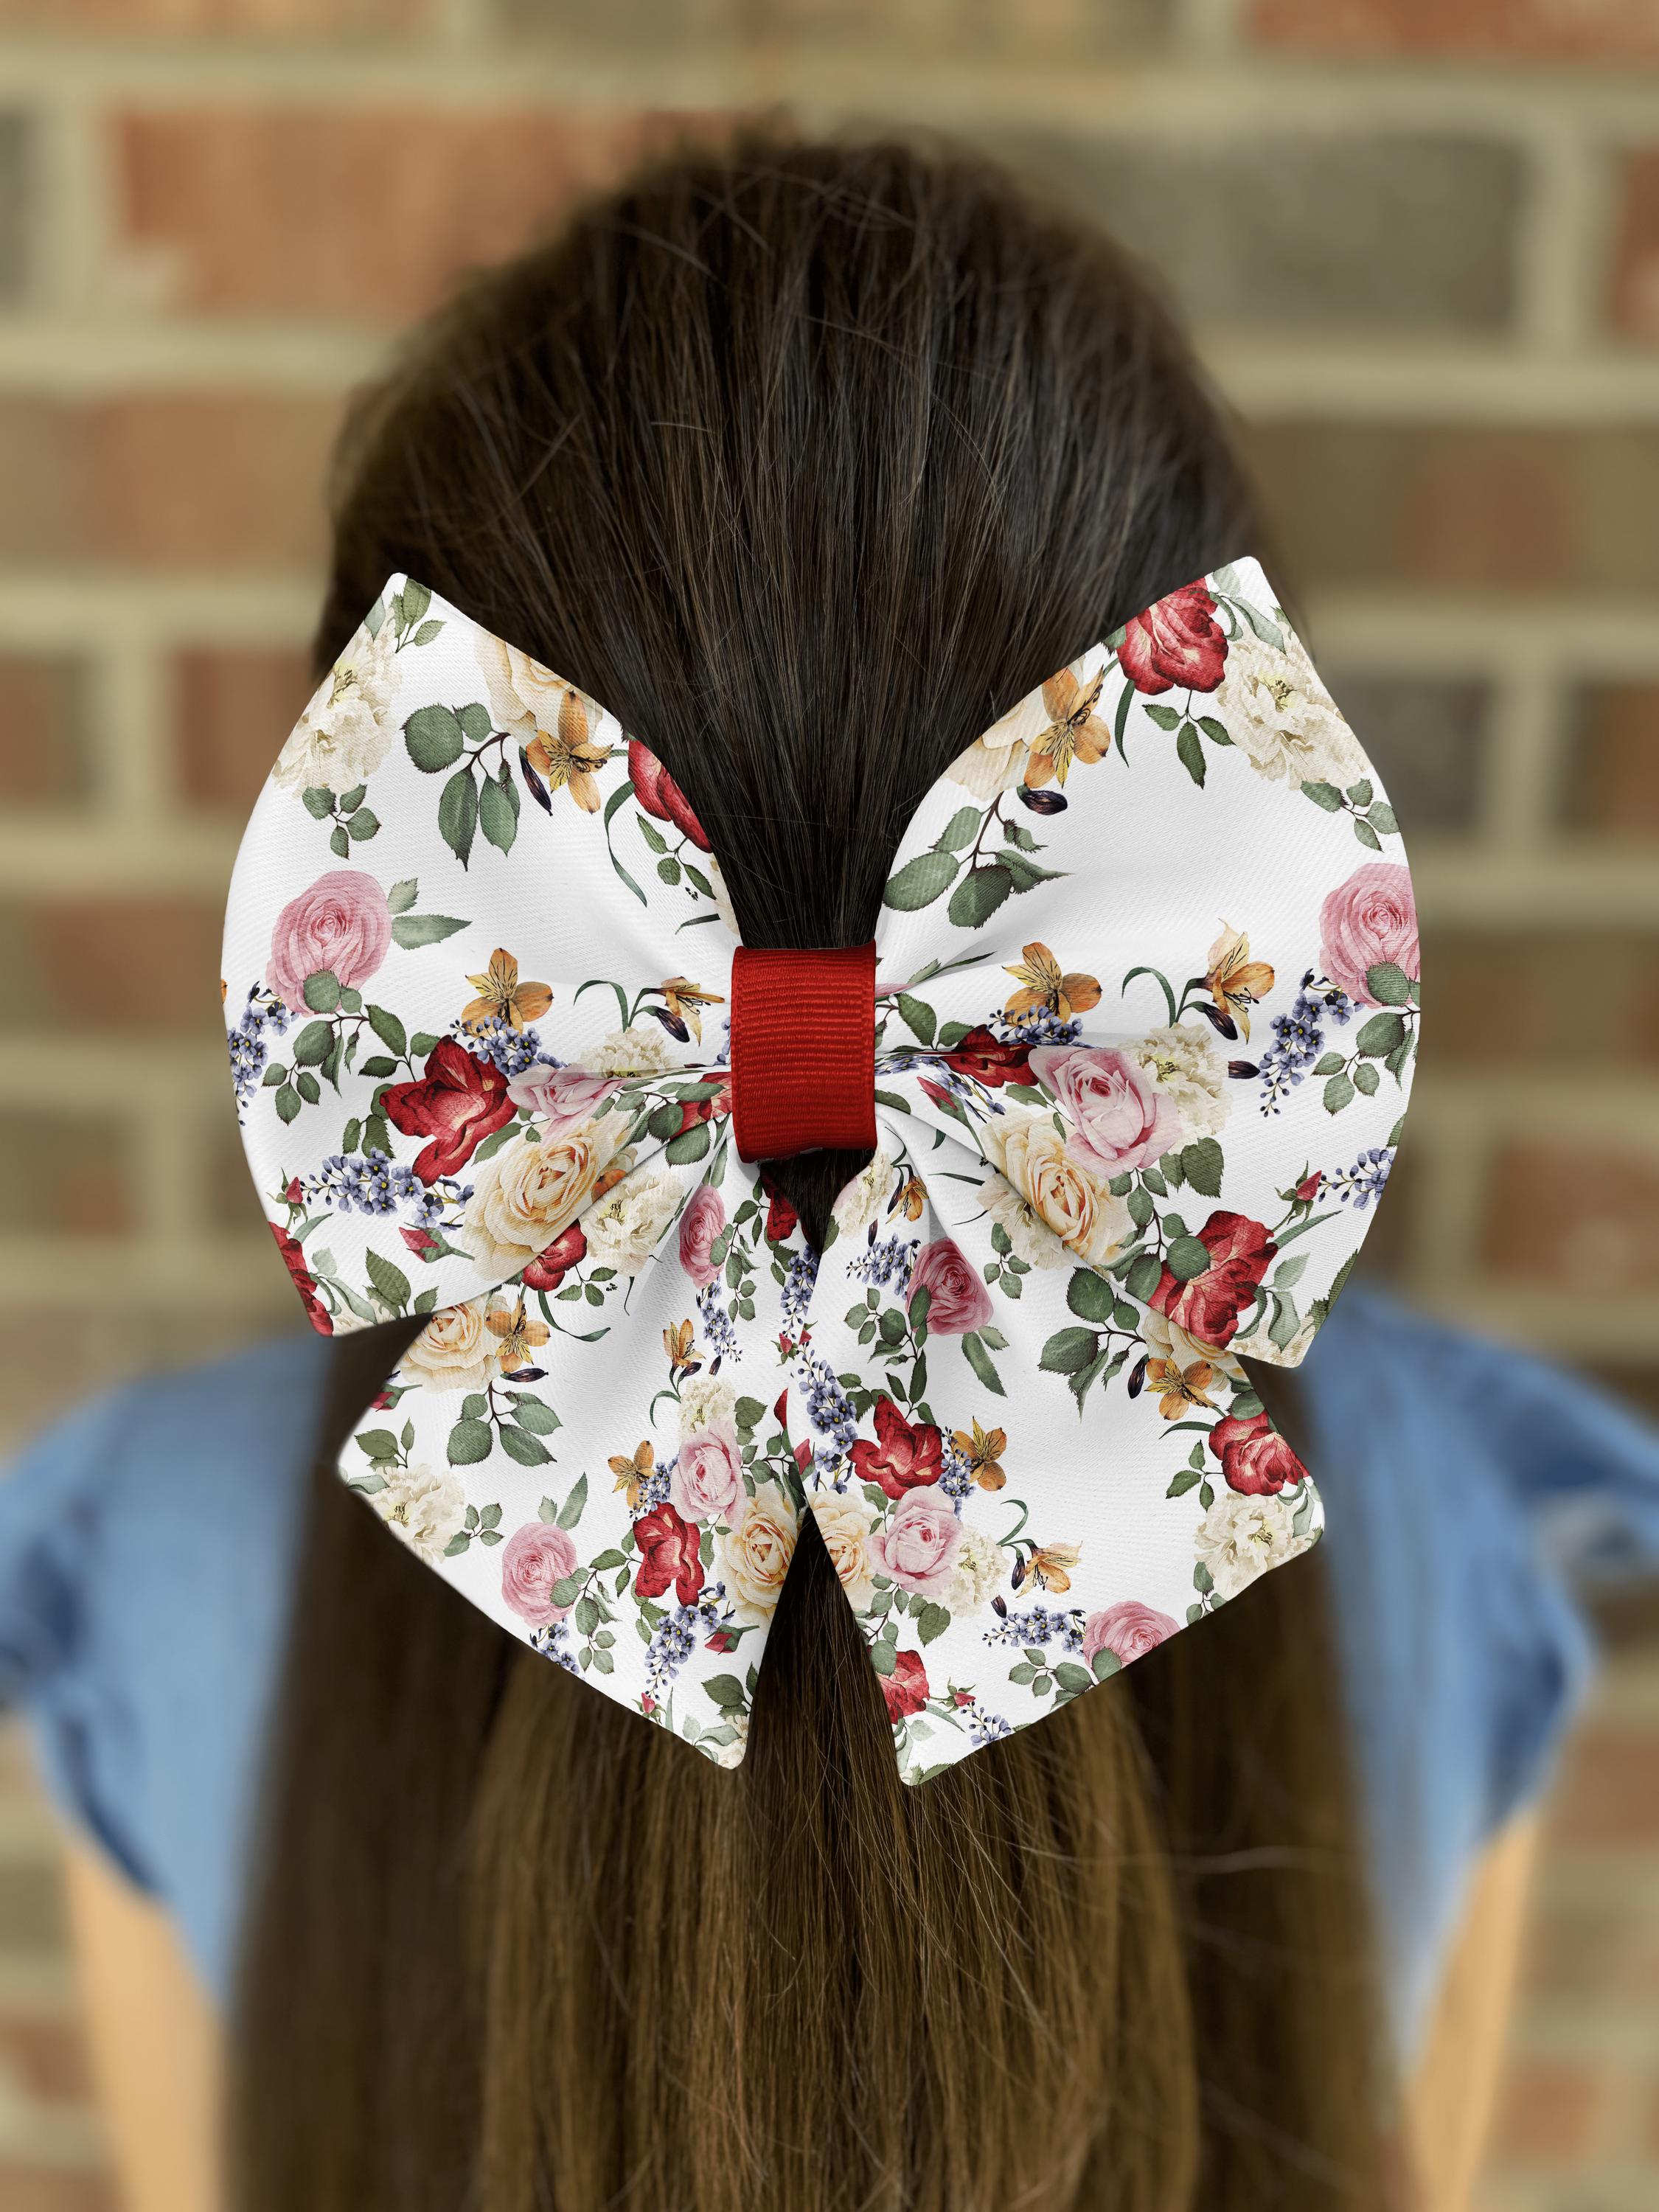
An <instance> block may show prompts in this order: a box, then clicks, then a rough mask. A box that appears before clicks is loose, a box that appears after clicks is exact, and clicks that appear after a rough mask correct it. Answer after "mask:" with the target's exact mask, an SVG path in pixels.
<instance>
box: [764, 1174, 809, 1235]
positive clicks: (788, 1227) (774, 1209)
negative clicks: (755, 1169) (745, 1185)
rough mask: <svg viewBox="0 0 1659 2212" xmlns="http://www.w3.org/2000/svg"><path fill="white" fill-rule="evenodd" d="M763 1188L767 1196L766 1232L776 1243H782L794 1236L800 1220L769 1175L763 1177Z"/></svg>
mask: <svg viewBox="0 0 1659 2212" xmlns="http://www.w3.org/2000/svg"><path fill="white" fill-rule="evenodd" d="M761 1188H763V1190H764V1191H765V1193H766V1196H767V1201H768V1203H767V1213H766V1233H767V1236H768V1237H769V1238H770V1240H771V1241H772V1243H774V1244H781V1243H783V1241H784V1239H785V1238H786V1237H793V1235H794V1233H795V1230H796V1227H797V1225H798V1224H799V1220H800V1216H799V1214H798V1213H797V1212H796V1211H795V1209H794V1207H793V1206H792V1205H791V1204H790V1202H789V1200H787V1198H786V1197H785V1196H784V1194H783V1193H782V1192H781V1190H780V1189H779V1188H778V1187H777V1185H776V1184H775V1182H772V1180H771V1178H770V1177H769V1176H762V1177H761Z"/></svg>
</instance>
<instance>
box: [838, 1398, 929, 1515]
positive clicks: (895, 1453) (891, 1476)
mask: <svg viewBox="0 0 1659 2212" xmlns="http://www.w3.org/2000/svg"><path fill="white" fill-rule="evenodd" d="M944 1449H945V1439H944V1437H942V1436H941V1435H940V1434H939V1431H938V1430H937V1429H936V1428H934V1427H933V1425H931V1423H929V1422H926V1421H918V1422H917V1423H916V1425H915V1427H914V1428H913V1427H912V1426H911V1425H910V1424H909V1422H908V1421H907V1420H906V1419H905V1418H904V1416H903V1414H902V1413H900V1411H899V1409H898V1407H896V1405H895V1404H894V1403H893V1401H892V1400H891V1399H890V1398H878V1399H877V1401H876V1441H875V1443H871V1442H870V1440H869V1438H868V1437H860V1438H859V1440H858V1442H857V1443H855V1444H854V1446H853V1451H852V1460H853V1465H854V1468H856V1469H857V1470H858V1477H859V1480H860V1482H877V1483H879V1484H880V1485H881V1487H882V1488H883V1490H884V1491H885V1492H886V1493H887V1495H888V1497H889V1498H902V1497H903V1495H904V1493H905V1492H906V1491H907V1490H916V1489H919V1488H920V1487H921V1485H922V1484H924V1483H928V1482H937V1481H938V1480H939V1476H940V1474H942V1473H943V1472H944V1465H943V1454H944Z"/></svg>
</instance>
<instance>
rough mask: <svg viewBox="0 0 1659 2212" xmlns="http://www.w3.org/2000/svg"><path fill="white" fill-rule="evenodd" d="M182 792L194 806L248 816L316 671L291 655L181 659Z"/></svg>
mask: <svg viewBox="0 0 1659 2212" xmlns="http://www.w3.org/2000/svg"><path fill="white" fill-rule="evenodd" d="M173 677H174V683H175V684H176V687H177V690H176V710H177V711H176V715H175V722H174V726H175V728H176V730H177V732H178V774H179V789H180V791H181V792H182V793H183V794H184V796H185V798H186V799H188V800H189V801H190V802H191V805H197V806H202V807H207V808H210V809H213V810H215V811H219V812H222V813H229V814H233V815H235V816H236V817H239V818H240V817H241V816H243V815H245V814H246V812H247V811H248V809H249V808H250V807H251V806H252V804H253V802H254V800H255V799H256V798H257V797H258V793H259V788H260V786H261V785H262V784H263V783H264V780H265V777H266V776H267V775H269V773H270V764H271V763H272V761H274V760H275V759H276V755H277V753H278V751H279V750H280V749H281V746H282V743H283V738H285V737H286V736H287V735H288V733H289V730H290V729H291V728H292V727H293V726H294V722H295V718H296V717H297V715H298V714H299V712H300V709H301V707H303V706H304V705H305V702H306V701H307V698H308V697H309V696H311V691H312V678H311V665H310V662H309V661H308V660H307V657H306V655H305V654H304V653H300V652H298V651H295V652H292V653H280V652H271V653H256V652H237V651H223V652H221V651H216V650H213V649H210V648H205V647H204V648H203V649H201V650H199V651H193V652H189V653H180V654H179V658H178V659H177V661H176V662H175V664H174V669H173Z"/></svg>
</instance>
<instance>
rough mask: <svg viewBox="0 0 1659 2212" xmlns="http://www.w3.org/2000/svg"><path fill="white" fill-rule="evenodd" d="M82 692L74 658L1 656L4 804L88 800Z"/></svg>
mask: <svg viewBox="0 0 1659 2212" xmlns="http://www.w3.org/2000/svg"><path fill="white" fill-rule="evenodd" d="M81 708H82V673H81V671H80V670H79V669H78V668H77V667H76V664H75V663H74V662H73V661H72V660H68V659H48V658H46V657H43V656H39V655H34V654H27V655H25V654H13V653H8V654H5V655H4V656H0V805H12V806H52V805H58V806H61V805H64V804H65V803H66V802H68V801H70V800H72V799H82V798H84V797H85V796H86V793H87V762H86V754H85V750H84V748H83V746H82V713H81Z"/></svg>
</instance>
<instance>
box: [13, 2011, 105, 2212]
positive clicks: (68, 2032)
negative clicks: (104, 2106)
mask: <svg viewBox="0 0 1659 2212" xmlns="http://www.w3.org/2000/svg"><path fill="white" fill-rule="evenodd" d="M8 2074H9V2075H11V2077H12V2079H13V2080H14V2081H16V2082H18V2083H19V2084H20V2085H21V2088H22V2091H23V2093H24V2095H25V2096H27V2097H29V2098H32V2099H39V2100H40V2101H41V2102H43V2103H47V2104H57V2105H66V2104H78V2103H80V2102H81V2101H82V2100H84V2099H85V2098H87V2097H88V2096H89V2095H90V2093H91V2089H92V2082H91V2077H90V2075H88V2070H87V2054H86V2046H85V2045H84V2043H83V2041H82V2037H81V2033H80V2031H79V2029H78V2028H77V2027H75V2026H73V2025H72V2024H71V2023H70V2022H69V2021H61V2020H7V2019H0V2075H8ZM7 2201H8V2200H7V2198H6V2197H5V2192H4V2187H3V2184H0V2203H6V2202H7Z"/></svg>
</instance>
